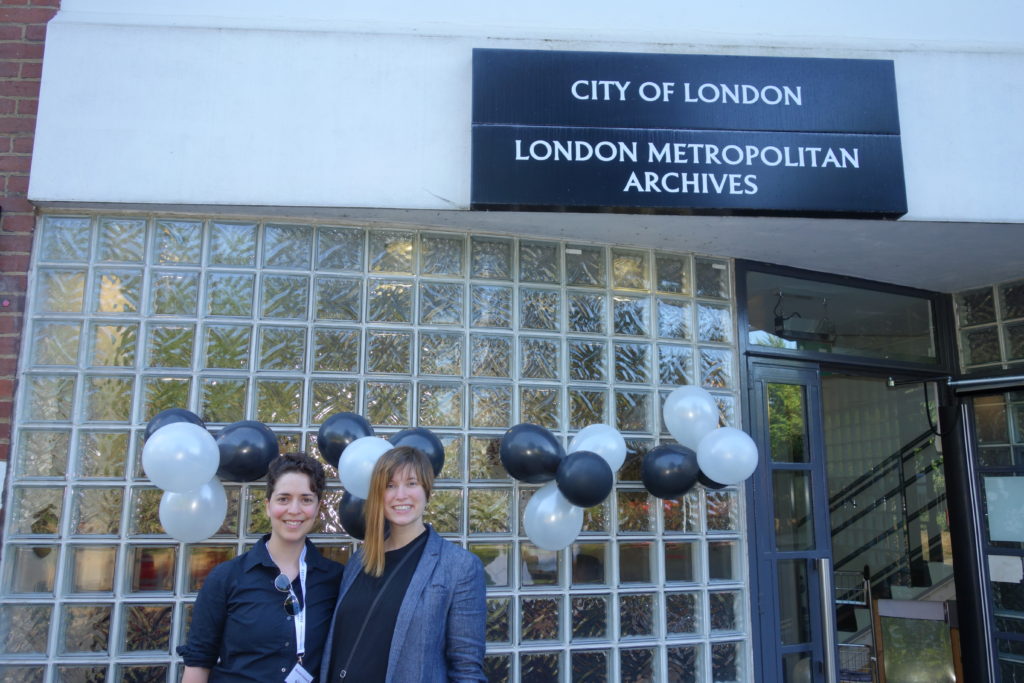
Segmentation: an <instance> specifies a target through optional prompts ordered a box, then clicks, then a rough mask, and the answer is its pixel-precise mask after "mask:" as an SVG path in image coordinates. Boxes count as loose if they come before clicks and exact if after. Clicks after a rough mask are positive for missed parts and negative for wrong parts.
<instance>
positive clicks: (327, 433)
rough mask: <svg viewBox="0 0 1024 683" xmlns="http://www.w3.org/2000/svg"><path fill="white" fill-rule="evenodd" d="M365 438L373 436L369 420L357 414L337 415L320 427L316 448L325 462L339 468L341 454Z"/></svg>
mask: <svg viewBox="0 0 1024 683" xmlns="http://www.w3.org/2000/svg"><path fill="white" fill-rule="evenodd" d="M364 436H373V427H371V426H370V422H369V420H367V419H366V418H365V417H363V416H362V415H357V414H356V413H335V414H334V415H331V416H330V417H329V418H327V419H326V420H324V423H323V424H322V425H320V431H319V432H317V434H316V447H317V448H318V449H319V450H320V455H322V456H323V458H324V460H326V461H327V462H329V463H331V464H332V465H334V466H335V467H337V466H338V461H339V460H340V459H341V452H342V451H343V450H345V448H346V447H347V446H348V445H349V444H350V443H352V442H353V441H355V440H356V439H361V438H363V437H364Z"/></svg>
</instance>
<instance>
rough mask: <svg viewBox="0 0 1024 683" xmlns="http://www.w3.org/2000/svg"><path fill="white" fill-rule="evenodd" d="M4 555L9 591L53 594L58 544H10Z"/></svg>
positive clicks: (58, 552) (58, 556) (6, 583)
mask: <svg viewBox="0 0 1024 683" xmlns="http://www.w3.org/2000/svg"><path fill="white" fill-rule="evenodd" d="M12 533H13V527H12ZM4 555H5V557H4V559H5V560H6V563H7V569H6V573H5V580H4V585H5V586H6V588H7V592H8V593H11V594H23V593H48V594H53V587H54V578H55V577H56V576H57V561H58V559H59V558H60V549H59V548H58V547H57V546H55V545H10V544H9V545H7V547H6V548H5V550H4ZM2 633H3V632H2V631H0V634H2Z"/></svg>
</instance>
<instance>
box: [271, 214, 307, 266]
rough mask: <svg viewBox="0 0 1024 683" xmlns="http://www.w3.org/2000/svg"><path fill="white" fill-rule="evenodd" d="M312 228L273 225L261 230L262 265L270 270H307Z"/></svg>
mask: <svg viewBox="0 0 1024 683" xmlns="http://www.w3.org/2000/svg"><path fill="white" fill-rule="evenodd" d="M312 246H313V228H311V227H310V226H308V225H281V224H278V225H274V224H269V223H268V224H267V225H266V226H265V227H264V228H263V265H264V266H267V267H270V268H300V269H303V270H306V269H308V268H309V255H310V250H311V249H312Z"/></svg>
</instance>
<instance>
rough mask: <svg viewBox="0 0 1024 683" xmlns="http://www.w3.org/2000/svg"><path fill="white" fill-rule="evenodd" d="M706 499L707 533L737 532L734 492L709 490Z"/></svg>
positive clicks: (736, 510)
mask: <svg viewBox="0 0 1024 683" xmlns="http://www.w3.org/2000/svg"><path fill="white" fill-rule="evenodd" d="M706 497H707V513H708V531H737V530H738V528H739V519H738V518H739V510H738V505H739V503H738V501H737V496H736V491H734V490H730V489H725V490H719V491H711V490H709V491H708V492H707V494H706Z"/></svg>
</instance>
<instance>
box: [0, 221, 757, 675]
mask: <svg viewBox="0 0 1024 683" xmlns="http://www.w3.org/2000/svg"><path fill="white" fill-rule="evenodd" d="M36 240H37V242H36V247H35V250H34V256H33V258H34V263H33V268H32V274H31V278H30V282H31V283H32V285H31V291H30V292H29V301H30V304H31V309H30V311H29V312H28V315H27V317H26V326H25V334H24V338H25V345H24V352H23V354H22V367H21V378H22V379H21V382H20V385H19V393H18V407H17V413H16V423H15V430H14V442H13V450H12V460H11V473H10V476H9V477H8V479H9V481H10V483H9V484H8V487H9V490H8V492H7V493H8V496H7V500H8V501H9V508H8V510H7V515H6V519H5V526H4V541H5V546H6V552H5V553H4V556H3V562H2V567H0V581H2V584H0V591H2V592H0V634H2V635H0V669H2V671H0V673H2V674H3V677H4V679H5V680H31V681H35V680H47V681H49V680H64V679H67V680H103V679H106V678H113V677H119V678H130V679H132V680H160V681H163V680H176V677H177V675H178V674H179V673H180V667H181V662H180V659H179V658H177V656H176V655H174V654H173V653H174V648H175V646H176V645H178V644H179V643H181V642H182V641H183V639H184V636H185V632H186V628H187V621H188V616H189V614H190V610H191V605H192V602H193V601H194V599H195V594H196V592H197V591H198V589H199V587H200V586H201V584H202V580H203V578H204V577H205V575H206V573H207V572H208V571H209V569H210V568H212V567H213V566H215V565H216V564H217V563H219V562H222V561H224V560H226V559H229V558H231V557H233V556H235V555H236V554H237V553H239V552H243V551H244V550H246V549H247V548H248V547H250V546H251V545H252V543H253V542H254V541H255V540H256V539H257V538H258V536H259V535H260V534H261V533H263V532H264V531H265V530H266V529H267V528H268V524H267V520H266V517H265V514H264V512H263V506H262V501H263V495H264V494H263V484H262V482H254V483H251V484H244V485H239V484H229V485H228V486H227V490H228V496H229V510H228V515H227V519H226V521H225V524H224V526H223V527H222V528H221V529H220V530H219V531H218V533H217V534H215V535H214V536H213V537H212V538H211V539H209V540H208V541H206V542H203V543H199V544H189V545H184V544H180V543H177V542H175V541H173V539H170V538H169V537H168V536H167V535H165V534H164V533H163V532H162V529H161V527H160V524H159V518H158V514H157V507H158V504H159V499H160V491H159V490H158V489H156V488H154V487H153V486H152V485H151V484H149V483H148V481H147V480H146V478H145V476H144V474H143V472H142V470H141V466H140V464H139V458H140V455H141V446H142V437H141V434H142V431H143V430H144V428H145V425H146V423H147V421H148V420H149V418H150V417H151V416H152V415H154V414H155V413H157V412H159V411H160V410H163V409H165V408H171V407H185V408H189V409H190V410H193V411H194V412H196V413H198V414H199V415H200V416H202V417H203V419H204V420H206V421H207V424H208V425H209V426H210V428H211V431H214V432H215V431H216V430H217V429H219V428H220V427H222V426H224V425H226V424H229V423H231V422H234V421H237V420H242V419H255V420H260V421H262V422H265V423H266V424H268V425H269V426H270V427H271V428H272V429H273V430H274V432H275V434H277V436H278V438H279V441H280V442H281V447H282V451H287V450H297V449H306V450H308V451H310V452H312V453H314V454H315V453H316V443H315V442H316V432H317V429H318V427H319V424H320V423H321V422H322V421H323V420H324V419H325V418H326V417H327V416H329V415H331V414H333V413H335V412H339V411H354V412H359V413H361V414H363V415H365V416H367V417H368V419H370V421H371V422H372V423H373V424H374V427H375V429H376V430H377V433H378V434H380V435H383V436H387V435H388V434H390V433H393V432H395V431H398V430H401V429H403V428H406V427H409V426H413V425H417V426H423V427H427V428H429V429H431V430H433V431H434V432H435V433H436V434H438V435H439V436H440V437H441V438H442V440H443V441H444V443H445V444H446V449H447V459H446V464H445V467H444V470H443V472H442V474H441V477H440V478H439V481H438V483H437V488H436V491H435V495H434V497H433V498H432V501H431V504H430V506H429V512H428V514H429V517H430V521H431V523H433V524H434V526H435V528H436V529H438V531H440V532H441V533H443V534H444V535H445V536H446V537H448V538H449V539H451V540H452V541H454V542H457V543H460V544H463V545H465V546H466V547H468V548H469V549H470V550H471V551H472V552H474V553H476V554H477V555H478V556H479V557H480V558H481V560H482V561H483V562H484V565H485V568H486V573H487V581H488V610H489V620H488V632H487V640H488V654H487V660H486V666H487V671H488V675H489V676H490V678H491V679H492V680H498V681H501V680H508V681H535V680H544V681H550V680H563V681H576V680H587V681H600V680H662V681H667V680H672V681H690V680H692V681H734V680H737V681H738V680H746V679H747V678H748V675H749V673H748V664H747V662H748V660H749V658H750V652H749V651H748V649H749V640H748V634H749V625H748V614H749V596H748V593H747V587H746V585H747V584H746V570H745V561H744V558H745V528H744V523H743V519H744V516H743V510H742V496H741V495H740V491H738V490H737V489H736V488H734V487H730V488H726V489H723V490H720V491H713V490H705V489H703V488H702V487H699V486H698V487H697V488H696V489H695V490H693V491H691V492H690V493H689V494H687V495H686V496H685V497H683V498H682V499H680V500H677V501H662V500H659V499H656V498H653V497H651V496H650V495H649V494H647V492H646V491H645V490H644V488H643V486H642V484H641V482H640V461H641V459H642V456H643V453H645V452H646V450H647V449H649V448H651V447H652V446H654V445H655V444H657V443H658V442H659V441H660V440H664V439H668V438H669V437H668V435H667V433H666V432H664V431H663V430H662V428H661V425H660V407H661V402H662V401H663V399H664V396H665V395H666V394H667V393H668V392H669V391H671V389H672V388H674V387H676V386H679V385H680V384H688V383H692V384H699V385H701V386H704V387H705V388H707V389H708V390H709V391H711V392H712V393H713V394H714V396H715V397H716V399H717V400H718V402H719V406H720V409H721V413H722V424H729V425H738V423H739V416H738V412H737V411H738V408H737V405H738V404H737V393H738V386H737V373H738V367H737V358H736V344H735V338H736V332H735V303H734V299H733V296H732V276H731V266H730V263H729V262H727V261H725V260H721V259H714V258H704V257H700V256H695V255H692V254H677V253H670V252H662V251H651V250H647V249H638V248H625V247H615V246H602V245H594V244H589V243H588V244H575V243H572V242H563V241H555V240H540V239H526V238H516V237H508V236H501V235H489V234H462V233H455V232H444V231H438V230H420V229H413V228H405V227H393V226H376V225H332V224H309V223H302V222H298V221H275V220H257V219H253V220H246V219H240V218H231V219H230V220H229V219H222V218H215V217H204V216H172V215H107V214H92V213H87V212H81V213H76V214H64V213H60V214H58V213H54V214H47V215H44V216H42V217H41V219H40V224H39V226H38V229H37V231H36ZM520 422H533V423H536V424H541V425H543V426H545V427H547V428H549V429H551V430H552V431H553V432H554V433H555V434H556V435H558V436H559V437H560V438H561V439H562V440H563V443H565V444H568V442H569V440H570V439H571V438H572V436H573V435H574V434H575V433H576V432H577V431H578V430H579V429H581V428H583V427H584V426H586V425H588V424H593V423H597V422H605V423H609V424H613V425H614V426H616V427H617V428H618V429H619V430H620V431H621V432H622V433H623V434H624V436H625V437H626V439H627V443H628V446H629V456H628V458H627V462H626V464H625V465H624V466H623V467H622V469H621V471H620V472H619V474H618V481H617V484H616V487H615V490H614V492H613V493H612V495H611V496H610V497H609V499H608V500H607V501H606V502H605V503H604V504H603V505H601V506H598V507H595V508H592V509H589V510H587V512H586V516H585V523H584V531H583V533H582V534H581V535H580V537H579V538H578V539H577V540H576V542H575V543H574V544H572V545H571V546H570V547H569V548H567V549H565V550H563V551H559V552H547V551H543V550H540V549H538V548H536V547H535V546H533V545H532V544H531V543H530V542H529V539H528V538H527V537H526V535H525V533H524V531H523V529H522V523H521V520H522V511H523V509H524V507H525V505H526V502H527V501H528V500H529V496H530V495H532V493H533V492H534V491H535V490H536V488H537V487H536V486H528V485H522V484H520V483H518V482H516V481H514V480H512V479H511V478H510V477H509V476H508V475H507V473H506V472H505V471H504V469H503V467H502V466H501V463H500V459H499V458H498V444H499V442H500V438H501V436H502V434H503V433H504V432H505V430H507V429H508V428H509V427H511V426H513V425H515V424H518V423H520ZM328 469H329V474H330V475H331V477H330V479H329V481H332V482H333V485H332V486H331V489H330V491H329V493H328V496H327V501H326V504H325V506H324V511H323V513H322V520H321V526H320V531H319V532H318V533H317V534H316V535H315V539H316V542H317V543H318V545H319V546H320V547H322V548H325V552H327V553H328V554H330V555H332V556H334V557H336V558H338V559H341V560H344V559H345V558H346V557H347V556H348V554H349V553H350V552H351V551H352V548H353V545H354V544H353V542H351V540H350V539H349V538H348V537H347V536H346V535H344V533H343V532H342V531H341V528H340V525H339V523H338V516H337V504H338V502H339V500H340V496H341V487H340V484H339V482H338V480H337V478H336V472H334V471H333V470H332V469H331V468H328Z"/></svg>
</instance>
